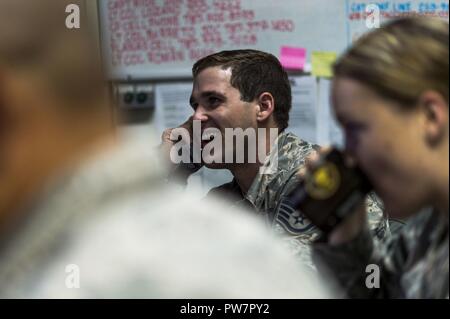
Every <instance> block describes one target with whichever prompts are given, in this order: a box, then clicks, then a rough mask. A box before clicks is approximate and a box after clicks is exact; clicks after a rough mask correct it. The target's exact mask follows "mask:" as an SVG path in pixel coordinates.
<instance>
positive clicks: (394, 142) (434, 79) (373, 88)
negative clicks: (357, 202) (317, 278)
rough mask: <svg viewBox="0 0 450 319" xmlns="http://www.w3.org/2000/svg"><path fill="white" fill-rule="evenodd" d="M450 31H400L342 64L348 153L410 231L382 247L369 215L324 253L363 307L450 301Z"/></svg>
mask: <svg viewBox="0 0 450 319" xmlns="http://www.w3.org/2000/svg"><path fill="white" fill-rule="evenodd" d="M448 42H449V29H448V23H447V22H444V21H441V20H437V19H431V18H423V17H422V18H417V17H416V18H408V19H400V20H397V21H394V22H391V23H389V24H387V25H385V26H383V27H382V28H380V29H377V30H376V31H374V32H372V33H369V34H367V35H366V36H364V37H362V38H361V39H360V40H358V41H357V42H356V43H355V44H354V46H353V47H352V48H350V49H349V50H348V51H347V52H346V53H345V54H344V55H343V56H342V57H341V58H340V59H339V60H338V61H337V63H336V64H335V67H334V71H335V80H334V85H333V94H332V96H333V107H334V111H335V113H336V117H337V119H338V120H339V122H340V124H341V125H342V127H343V129H344V131H345V139H346V151H347V153H348V154H349V155H350V156H351V157H352V158H354V159H355V160H356V162H357V163H358V164H359V166H360V167H361V168H362V169H363V171H364V172H365V173H366V174H367V176H368V177H369V179H370V180H371V182H372V184H373V185H374V189H375V191H376V193H377V194H379V196H380V197H381V199H382V200H383V202H384V205H385V208H386V210H387V212H388V213H389V214H390V216H392V217H393V218H400V219H408V223H407V224H408V225H407V226H406V227H404V228H403V230H402V232H401V233H400V234H399V235H398V236H396V237H394V238H393V239H392V240H390V241H389V242H387V243H382V244H374V243H373V242H372V239H371V237H370V236H369V233H368V232H367V231H366V229H367V227H365V224H366V221H365V215H364V214H362V210H360V211H359V212H355V213H354V214H352V215H351V217H349V218H348V219H347V220H346V221H344V222H343V223H342V224H341V225H339V226H338V227H337V228H336V229H335V230H334V231H333V233H332V234H331V236H330V237H329V238H328V241H327V242H326V243H316V244H315V245H314V258H315V260H316V261H317V263H318V264H320V265H321V266H320V268H321V269H322V270H324V271H327V272H329V273H332V274H333V276H334V277H335V278H337V280H338V282H339V284H340V286H341V288H342V289H343V291H344V292H345V293H346V296H348V297H353V298H369V297H370V298H371V297H387V298H448V296H449V281H448V279H449V277H448V274H449V255H448V247H449V234H448V217H449V216H448V208H449V206H448V199H449V196H448V195H449V189H448V185H449V175H448V165H449V148H448V146H449V109H448V107H449V102H448V91H449V45H448Z"/></svg>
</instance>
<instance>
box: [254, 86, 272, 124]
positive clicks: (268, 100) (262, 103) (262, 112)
mask: <svg viewBox="0 0 450 319" xmlns="http://www.w3.org/2000/svg"><path fill="white" fill-rule="evenodd" d="M257 103H258V111H257V112H258V113H257V114H256V119H257V120H258V122H263V121H265V120H267V119H268V118H269V117H270V116H271V115H272V113H273V111H274V110H275V99H274V98H273V95H272V94H270V93H269V92H263V93H261V94H260V95H259V97H258V101H257Z"/></svg>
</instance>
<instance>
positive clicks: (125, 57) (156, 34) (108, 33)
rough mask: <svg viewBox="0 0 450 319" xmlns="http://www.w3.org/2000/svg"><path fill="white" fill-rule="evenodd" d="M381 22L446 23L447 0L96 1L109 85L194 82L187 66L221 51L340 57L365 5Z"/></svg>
mask: <svg viewBox="0 0 450 319" xmlns="http://www.w3.org/2000/svg"><path fill="white" fill-rule="evenodd" d="M370 3H377V4H378V5H379V7H380V9H381V17H382V19H383V21H382V22H385V20H387V19H390V18H392V17H394V16H396V15H399V14H407V13H411V12H415V13H417V14H425V13H432V14H435V15H437V16H440V17H442V18H444V19H447V20H448V0H445V1H444V0H441V1H440V0H438V1H419V0H413V1H404V0H403V1H398V0H391V1H368V0H359V1H357V0H356V1H355V0H278V1H276V0H99V14H100V25H101V34H102V48H103V55H104V58H105V59H106V63H107V66H108V73H109V78H110V79H112V80H114V79H118V80H119V79H120V80H124V79H130V78H132V79H164V78H176V77H185V76H190V75H191V67H192V64H193V63H194V62H195V61H196V60H198V59H199V58H201V57H203V56H205V55H207V54H210V53H213V52H217V51H220V50H229V49H243V48H253V49H259V50H263V51H267V52H270V53H272V54H274V55H275V56H279V52H280V48H281V47H282V46H293V47H303V48H306V49H307V54H308V55H307V60H308V61H309V57H310V53H311V52H312V51H334V52H338V53H341V52H342V51H343V50H344V49H345V48H346V47H347V46H348V45H349V44H350V43H351V42H352V40H354V39H355V38H357V37H358V36H360V35H361V34H362V33H364V32H367V31H368V28H367V25H366V23H365V22H366V19H367V14H366V13H365V7H366V5H368V4H370Z"/></svg>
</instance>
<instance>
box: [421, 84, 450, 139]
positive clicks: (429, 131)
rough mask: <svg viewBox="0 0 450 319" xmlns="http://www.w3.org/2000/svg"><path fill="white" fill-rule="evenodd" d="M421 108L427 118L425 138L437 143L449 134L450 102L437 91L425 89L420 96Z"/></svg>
mask: <svg viewBox="0 0 450 319" xmlns="http://www.w3.org/2000/svg"><path fill="white" fill-rule="evenodd" d="M419 106H420V110H421V111H422V112H423V115H424V119H425V126H424V127H425V138H426V141H427V142H428V143H429V144H430V145H436V144H438V143H439V142H440V141H442V139H443V138H445V136H446V135H448V128H449V125H448V124H449V122H448V120H449V117H448V112H449V110H448V107H449V106H448V102H447V101H446V100H445V98H444V97H443V96H442V95H441V94H440V93H438V92H436V91H425V92H424V93H422V94H421V96H420V98H419Z"/></svg>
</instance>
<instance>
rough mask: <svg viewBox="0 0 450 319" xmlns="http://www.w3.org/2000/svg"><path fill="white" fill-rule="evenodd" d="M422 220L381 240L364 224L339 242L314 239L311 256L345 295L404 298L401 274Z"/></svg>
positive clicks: (413, 247)
mask: <svg viewBox="0 0 450 319" xmlns="http://www.w3.org/2000/svg"><path fill="white" fill-rule="evenodd" d="M423 224H424V220H423V219H420V220H416V221H414V222H412V223H410V224H409V225H408V227H405V228H403V230H402V232H400V233H398V234H396V235H395V236H392V237H390V238H389V239H387V240H385V241H378V240H377V239H376V238H375V237H373V236H372V235H371V233H370V231H369V230H368V228H366V229H364V230H363V231H362V232H361V233H360V234H359V235H358V236H357V237H356V238H355V239H353V240H352V241H350V242H348V243H345V244H342V245H338V246H330V245H328V244H326V243H323V242H316V243H314V244H313V248H312V259H313V261H314V263H315V265H316V267H317V269H318V270H319V271H320V272H322V273H323V274H325V275H328V276H329V278H332V280H334V281H336V282H337V285H338V286H339V287H340V289H341V291H342V292H343V293H344V294H345V297H349V298H405V292H404V291H402V282H401V280H402V275H404V274H405V272H406V270H407V267H406V266H407V261H408V259H409V257H410V256H411V255H413V254H414V251H415V250H417V247H416V243H417V242H418V241H419V234H420V233H421V227H422V226H423ZM377 277H378V278H377Z"/></svg>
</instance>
